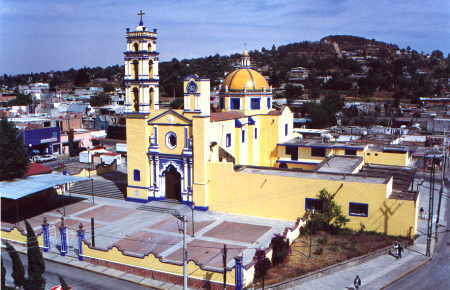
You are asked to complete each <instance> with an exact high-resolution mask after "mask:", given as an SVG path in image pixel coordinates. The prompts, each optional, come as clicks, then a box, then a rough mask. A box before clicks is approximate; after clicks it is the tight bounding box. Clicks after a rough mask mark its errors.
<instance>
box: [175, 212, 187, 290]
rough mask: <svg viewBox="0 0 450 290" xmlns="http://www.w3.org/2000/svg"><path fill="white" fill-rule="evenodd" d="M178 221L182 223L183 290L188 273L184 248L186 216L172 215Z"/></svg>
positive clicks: (184, 289) (185, 287) (185, 286)
mask: <svg viewBox="0 0 450 290" xmlns="http://www.w3.org/2000/svg"><path fill="white" fill-rule="evenodd" d="M174 216H175V217H176V218H177V219H178V220H179V221H181V222H182V223H183V229H180V231H182V232H183V290H186V289H188V274H187V250H186V231H187V230H186V224H187V221H186V217H185V216H182V215H174Z"/></svg>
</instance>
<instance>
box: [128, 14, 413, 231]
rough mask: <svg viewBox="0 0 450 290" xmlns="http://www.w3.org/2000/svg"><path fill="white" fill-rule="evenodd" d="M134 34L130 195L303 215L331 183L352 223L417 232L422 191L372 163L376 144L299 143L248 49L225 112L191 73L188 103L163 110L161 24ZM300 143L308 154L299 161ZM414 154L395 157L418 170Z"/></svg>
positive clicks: (225, 88)
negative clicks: (409, 160)
mask: <svg viewBox="0 0 450 290" xmlns="http://www.w3.org/2000/svg"><path fill="white" fill-rule="evenodd" d="M126 39H127V50H126V51H125V53H124V60H125V90H126V106H127V119H126V134H127V148H128V161H127V166H128V169H127V170H128V187H127V200H129V201H136V202H151V201H156V200H177V201H179V202H181V203H184V204H187V205H191V206H193V207H194V208H195V209H196V210H212V211H217V212H223V213H231V214H240V215H248V216H256V217H266V218H273V219H281V220H292V221H294V220H296V219H297V218H299V217H301V216H303V214H304V213H305V211H306V210H308V209H313V208H314V207H315V206H316V205H315V204H314V200H315V197H316V196H317V194H318V192H319V191H320V190H321V189H323V188H326V189H327V190H328V191H330V192H337V195H336V200H337V202H338V203H339V204H340V205H341V207H342V209H343V211H344V212H345V213H346V214H347V215H348V217H349V218H350V222H349V224H348V226H349V227H351V228H354V229H359V228H360V227H361V226H362V225H363V226H364V228H366V229H368V230H374V231H379V232H385V233H387V234H392V235H403V236H407V235H409V236H411V235H413V234H415V229H416V222H417V220H416V217H417V206H416V204H417V203H416V201H417V194H416V193H414V192H413V191H409V190H408V188H406V189H405V188H400V187H399V186H397V184H399V183H398V182H396V180H394V178H395V177H393V176H378V175H376V174H373V173H372V172H373V171H367V170H366V169H364V170H363V168H368V167H367V166H368V165H370V164H371V162H369V161H370V160H372V159H370V158H366V157H364V156H365V154H366V153H368V152H369V149H368V147H364V146H362V147H361V146H360V147H358V148H353V149H354V150H353V149H351V148H350V149H351V150H347V151H346V149H345V148H340V149H339V148H335V149H333V150H329V149H324V150H325V151H324V152H325V153H324V154H321V155H320V156H314V154H312V151H313V150H312V149H311V148H313V147H312V146H305V144H304V143H301V142H300V143H299V142H295V140H297V139H298V138H299V137H300V136H299V135H298V134H296V133H293V132H294V130H293V113H292V112H291V111H290V109H289V108H288V107H283V109H281V110H275V109H273V108H272V101H273V100H272V98H273V96H272V88H271V86H270V85H269V84H268V82H267V81H266V79H265V78H264V77H263V76H262V75H261V74H260V73H259V72H257V70H256V69H255V68H253V67H252V63H251V59H250V56H249V54H248V52H247V51H244V53H243V54H242V57H241V60H240V66H239V68H237V69H236V70H234V71H233V72H231V73H229V74H228V75H227V76H226V78H225V80H224V82H223V84H222V88H221V90H220V93H219V100H220V102H219V103H220V105H219V107H220V109H219V111H218V112H212V111H211V104H210V82H209V80H208V79H204V78H201V77H199V76H197V75H191V76H188V77H186V78H185V79H184V82H183V88H184V108H183V109H182V110H173V109H160V108H159V90H158V88H159V76H158V61H159V58H158V56H159V54H158V52H157V51H156V43H157V42H156V41H157V31H156V29H155V30H151V31H149V30H147V28H146V27H145V26H144V25H143V23H142V20H141V22H140V23H139V25H138V26H137V27H136V28H135V30H134V31H130V30H127V34H126ZM293 148H294V149H293ZM308 150H310V151H308ZM294 151H296V152H297V154H301V156H303V157H302V158H303V159H302V158H300V159H301V160H300V161H299V160H293V154H294V155H295V154H296V153H295V152H294ZM322 151H323V150H322ZM350 151H351V152H352V154H346V152H347V153H348V152H350ZM293 152H294V153H293ZM302 152H303V153H302ZM305 152H306V153H305ZM314 152H317V150H315V151H314ZM308 154H309V155H308ZM402 158H403V159H402ZM297 159H298V156H297ZM387 159H389V160H392V159H391V158H387ZM404 159H405V157H404V156H402V157H401V158H399V159H398V160H400V161H399V162H400V163H398V164H389V165H401V166H398V168H399V170H405V171H408V170H409V169H408V168H406V167H405V165H406V163H404V162H403V161H404ZM377 160H378V159H377ZM380 160H381V159H380ZM377 162H378V161H377ZM330 164H332V165H333V164H334V165H335V167H334V168H329V166H330ZM379 164H381V165H383V162H382V161H380V162H379ZM327 166H328V167H327Z"/></svg>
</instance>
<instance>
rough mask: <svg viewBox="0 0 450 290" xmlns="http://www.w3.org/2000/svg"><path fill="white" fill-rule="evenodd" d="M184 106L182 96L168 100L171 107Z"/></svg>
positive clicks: (181, 107)
mask: <svg viewBox="0 0 450 290" xmlns="http://www.w3.org/2000/svg"><path fill="white" fill-rule="evenodd" d="M183 106H184V98H175V100H173V101H172V102H170V107H171V108H172V109H183Z"/></svg>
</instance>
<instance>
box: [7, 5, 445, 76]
mask: <svg viewBox="0 0 450 290" xmlns="http://www.w3.org/2000/svg"><path fill="white" fill-rule="evenodd" d="M139 9H142V10H144V11H145V12H146V15H145V16H144V23H145V25H146V26H147V27H148V28H158V31H159V40H158V46H159V47H158V50H159V51H160V53H161V60H163V61H164V60H170V59H172V58H174V57H176V58H178V59H183V58H192V57H200V56H208V55H214V54H216V53H219V54H229V53H234V52H240V51H242V49H243V47H244V43H247V48H248V49H261V47H263V46H264V47H266V48H270V47H271V46H272V44H275V45H282V44H288V43H292V42H297V41H303V40H319V39H320V38H322V37H324V36H326V35H330V34H352V35H357V36H363V37H367V38H375V39H377V40H381V41H386V42H389V43H395V44H398V45H399V46H400V47H406V46H408V45H409V46H411V47H412V48H413V49H416V50H418V51H419V52H420V51H425V52H431V51H432V50H434V49H440V50H441V51H443V52H444V55H447V53H450V1H448V0H409V1H408V0H402V1H400V0H377V1H373V0H221V1H213V0H126V1H125V0H0V73H1V74H3V73H8V74H16V73H28V72H41V71H50V70H66V69H69V68H71V67H74V68H79V67H82V66H91V67H92V66H107V65H113V64H121V63H122V52H123V50H124V48H125V39H124V34H125V28H126V27H130V28H134V27H135V26H136V24H137V23H138V16H137V15H136V13H137V12H138V11H139Z"/></svg>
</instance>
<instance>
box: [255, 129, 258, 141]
mask: <svg viewBox="0 0 450 290" xmlns="http://www.w3.org/2000/svg"><path fill="white" fill-rule="evenodd" d="M255 139H258V128H255Z"/></svg>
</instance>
